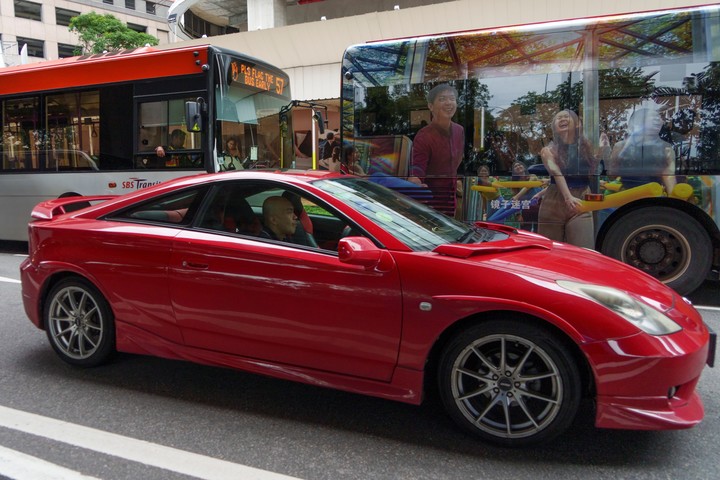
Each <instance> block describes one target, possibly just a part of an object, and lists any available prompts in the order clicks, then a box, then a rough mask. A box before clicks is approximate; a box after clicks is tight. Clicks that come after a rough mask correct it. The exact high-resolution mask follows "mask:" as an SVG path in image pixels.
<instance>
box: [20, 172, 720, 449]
mask: <svg viewBox="0 0 720 480" xmlns="http://www.w3.org/2000/svg"><path fill="white" fill-rule="evenodd" d="M101 200H102V201H101ZM78 201H82V202H89V203H91V206H89V207H87V208H83V209H81V210H75V211H73V210H72V208H71V207H72V204H73V203H74V202H78ZM33 217H34V219H35V220H34V221H33V222H31V224H30V226H29V230H30V241H29V250H30V251H29V257H28V259H27V260H26V261H25V262H24V263H23V264H22V267H21V275H22V292H23V300H24V305H25V309H26V311H27V314H28V316H29V317H30V319H31V321H32V322H33V323H34V324H35V325H36V326H37V327H39V328H41V329H44V330H45V331H46V332H47V337H48V339H49V341H50V345H51V346H52V347H53V348H54V349H55V351H56V352H57V354H58V355H59V356H60V357H61V358H62V359H63V360H65V361H66V362H68V363H71V364H73V365H79V366H86V367H87V366H94V365H97V364H99V363H101V362H105V361H107V360H108V359H109V358H110V357H111V355H112V354H113V352H115V351H122V352H131V353H139V354H148V355H155V356H158V357H165V358H171V359H182V360H190V361H193V362H198V363H203V364H209V365H217V366H222V367H231V368H236V369H240V370H245V371H249V372H256V373H261V374H266V375H271V376H274V377H279V378H284V379H290V380H296V381H300V382H306V383H310V384H314V385H318V386H325V387H332V388H339V389H343V390H347V391H350V392H357V393H363V394H366V395H374V396H378V397H383V398H387V399H392V400H397V401H402V402H407V403H413V404H419V403H420V402H421V401H422V400H423V394H424V393H425V392H426V391H428V390H429V389H437V391H438V392H439V395H440V397H441V398H442V400H443V402H444V405H445V407H446V408H447V411H448V413H449V415H450V417H452V418H453V419H454V420H455V421H456V422H457V423H458V424H459V425H460V426H462V427H463V428H465V429H466V430H468V431H470V432H473V433H475V434H477V435H479V436H480V437H482V438H484V439H486V440H489V441H491V442H494V443H497V444H502V445H510V446H515V445H525V444H529V443H535V442H540V441H545V440H548V439H549V438H551V437H554V436H555V435H558V434H560V433H561V432H563V431H564V430H565V429H567V428H568V427H569V426H570V425H571V423H572V422H573V419H574V417H575V415H576V412H577V410H578V404H579V403H580V401H581V399H582V398H583V397H591V398H593V399H594V401H595V404H596V419H595V423H596V425H597V426H598V427H606V428H625V429H676V428H687V427H692V426H693V425H695V424H697V423H698V422H700V421H701V419H702V417H703V407H702V402H701V400H700V398H699V396H698V394H697V393H696V390H695V387H696V385H697V383H698V380H699V379H700V375H701V373H702V370H703V368H704V367H705V365H706V364H708V365H711V366H712V363H713V361H714V351H715V343H716V340H715V335H714V334H712V333H710V332H709V331H708V328H707V327H706V326H705V325H704V324H703V321H702V319H701V317H700V315H699V314H698V312H697V311H696V310H695V309H693V307H692V306H691V305H690V304H689V302H688V301H687V300H685V299H683V298H681V297H680V296H679V295H678V294H676V293H675V292H674V291H672V290H671V289H669V288H667V287H665V286H664V285H663V284H661V283H659V282H658V281H656V280H654V279H653V278H651V277H649V276H647V275H645V274H643V273H641V272H640V271H638V270H635V269H633V268H632V267H629V266H627V265H625V264H622V263H620V262H617V261H614V260H612V259H609V258H607V257H604V256H602V255H600V254H598V253H595V252H592V251H589V250H585V249H580V248H575V247H572V246H570V245H565V244H561V243H557V242H553V241H550V240H548V239H546V238H544V237H541V236H538V235H535V234H532V233H528V232H523V231H516V230H513V229H512V228H508V227H505V226H499V225H492V224H480V223H478V224H474V225H466V224H463V223H459V222H457V221H455V220H453V219H451V218H448V217H446V216H444V215H442V214H439V213H437V212H435V211H434V210H432V209H430V208H428V207H426V206H424V205H422V204H420V203H417V202H415V201H413V200H411V199H409V198H408V197H405V196H403V195H401V194H398V193H395V192H394V191H392V190H389V189H386V188H385V187H382V186H380V185H378V184H377V183H373V182H372V181H370V180H369V179H363V178H358V177H353V176H343V175H338V174H328V173H320V172H286V173H269V172H234V173H220V174H210V175H199V176H194V177H187V178H183V179H178V180H174V181H170V182H167V183H163V184H160V185H157V186H154V187H150V188H147V189H144V190H140V191H138V192H135V193H132V194H129V195H124V196H120V197H113V198H107V197H105V198H103V197H79V198H78V197H76V198H63V199H57V200H53V201H48V202H45V203H42V204H40V205H38V206H37V207H36V208H35V209H34V211H33Z"/></svg>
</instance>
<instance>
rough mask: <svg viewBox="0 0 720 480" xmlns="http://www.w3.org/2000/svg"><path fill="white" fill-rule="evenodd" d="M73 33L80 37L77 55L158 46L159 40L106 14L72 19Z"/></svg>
mask: <svg viewBox="0 0 720 480" xmlns="http://www.w3.org/2000/svg"><path fill="white" fill-rule="evenodd" d="M68 28H69V30H70V31H71V32H75V33H77V34H78V35H79V40H80V45H78V46H77V47H76V48H75V51H74V53H75V54H76V55H85V54H91V53H102V52H104V51H110V50H123V49H126V48H136V47H142V46H143V45H157V44H158V39H157V38H155V37H153V36H152V35H148V34H147V33H141V32H136V31H135V30H132V29H131V28H129V27H128V26H127V25H125V24H124V23H123V22H121V21H120V20H119V19H118V18H116V17H115V16H113V15H111V14H109V13H106V14H104V15H100V14H98V13H95V12H90V13H84V14H82V15H78V16H77V17H73V18H72V19H70V26H69V27H68Z"/></svg>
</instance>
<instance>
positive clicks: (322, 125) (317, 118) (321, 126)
mask: <svg viewBox="0 0 720 480" xmlns="http://www.w3.org/2000/svg"><path fill="white" fill-rule="evenodd" d="M313 118H314V119H315V121H316V122H317V125H318V131H319V132H320V134H323V133H325V122H324V121H323V117H322V113H320V112H318V111H314V112H313Z"/></svg>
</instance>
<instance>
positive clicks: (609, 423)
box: [585, 329, 716, 430]
mask: <svg viewBox="0 0 720 480" xmlns="http://www.w3.org/2000/svg"><path fill="white" fill-rule="evenodd" d="M715 343H716V337H715V335H714V333H710V332H708V330H706V329H699V330H697V331H690V330H689V329H686V330H684V331H683V332H680V333H678V334H674V335H667V336H658V337H653V336H649V335H645V334H640V335H636V336H633V337H628V338H623V339H616V340H612V341H607V342H597V343H594V344H592V345H586V346H585V350H586V352H587V353H588V358H590V359H592V360H593V365H592V368H593V371H594V373H595V387H596V417H595V425H596V426H597V427H599V428H618V429H632V430H673V429H683V428H690V427H693V426H695V425H697V424H698V423H699V422H700V421H702V419H703V416H704V413H705V412H704V408H703V404H702V400H701V399H700V396H699V395H698V394H697V392H696V387H697V384H698V382H699V380H700V376H701V373H702V370H703V368H705V366H706V365H711V366H712V364H713V362H714V349H715Z"/></svg>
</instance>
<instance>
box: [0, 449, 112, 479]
mask: <svg viewBox="0 0 720 480" xmlns="http://www.w3.org/2000/svg"><path fill="white" fill-rule="evenodd" d="M0 475H2V476H3V477H7V478H12V479H17V480H23V479H27V478H32V479H33V480H100V479H99V478H97V477H89V476H87V475H83V474H82V473H80V472H76V471H75V470H70V469H69V468H65V467H61V466H60V465H55V464H54V463H50V462H46V461H45V460H42V459H40V458H37V457H33V456H31V455H26V454H24V453H22V452H17V451H15V450H11V449H9V448H5V447H2V446H0Z"/></svg>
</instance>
